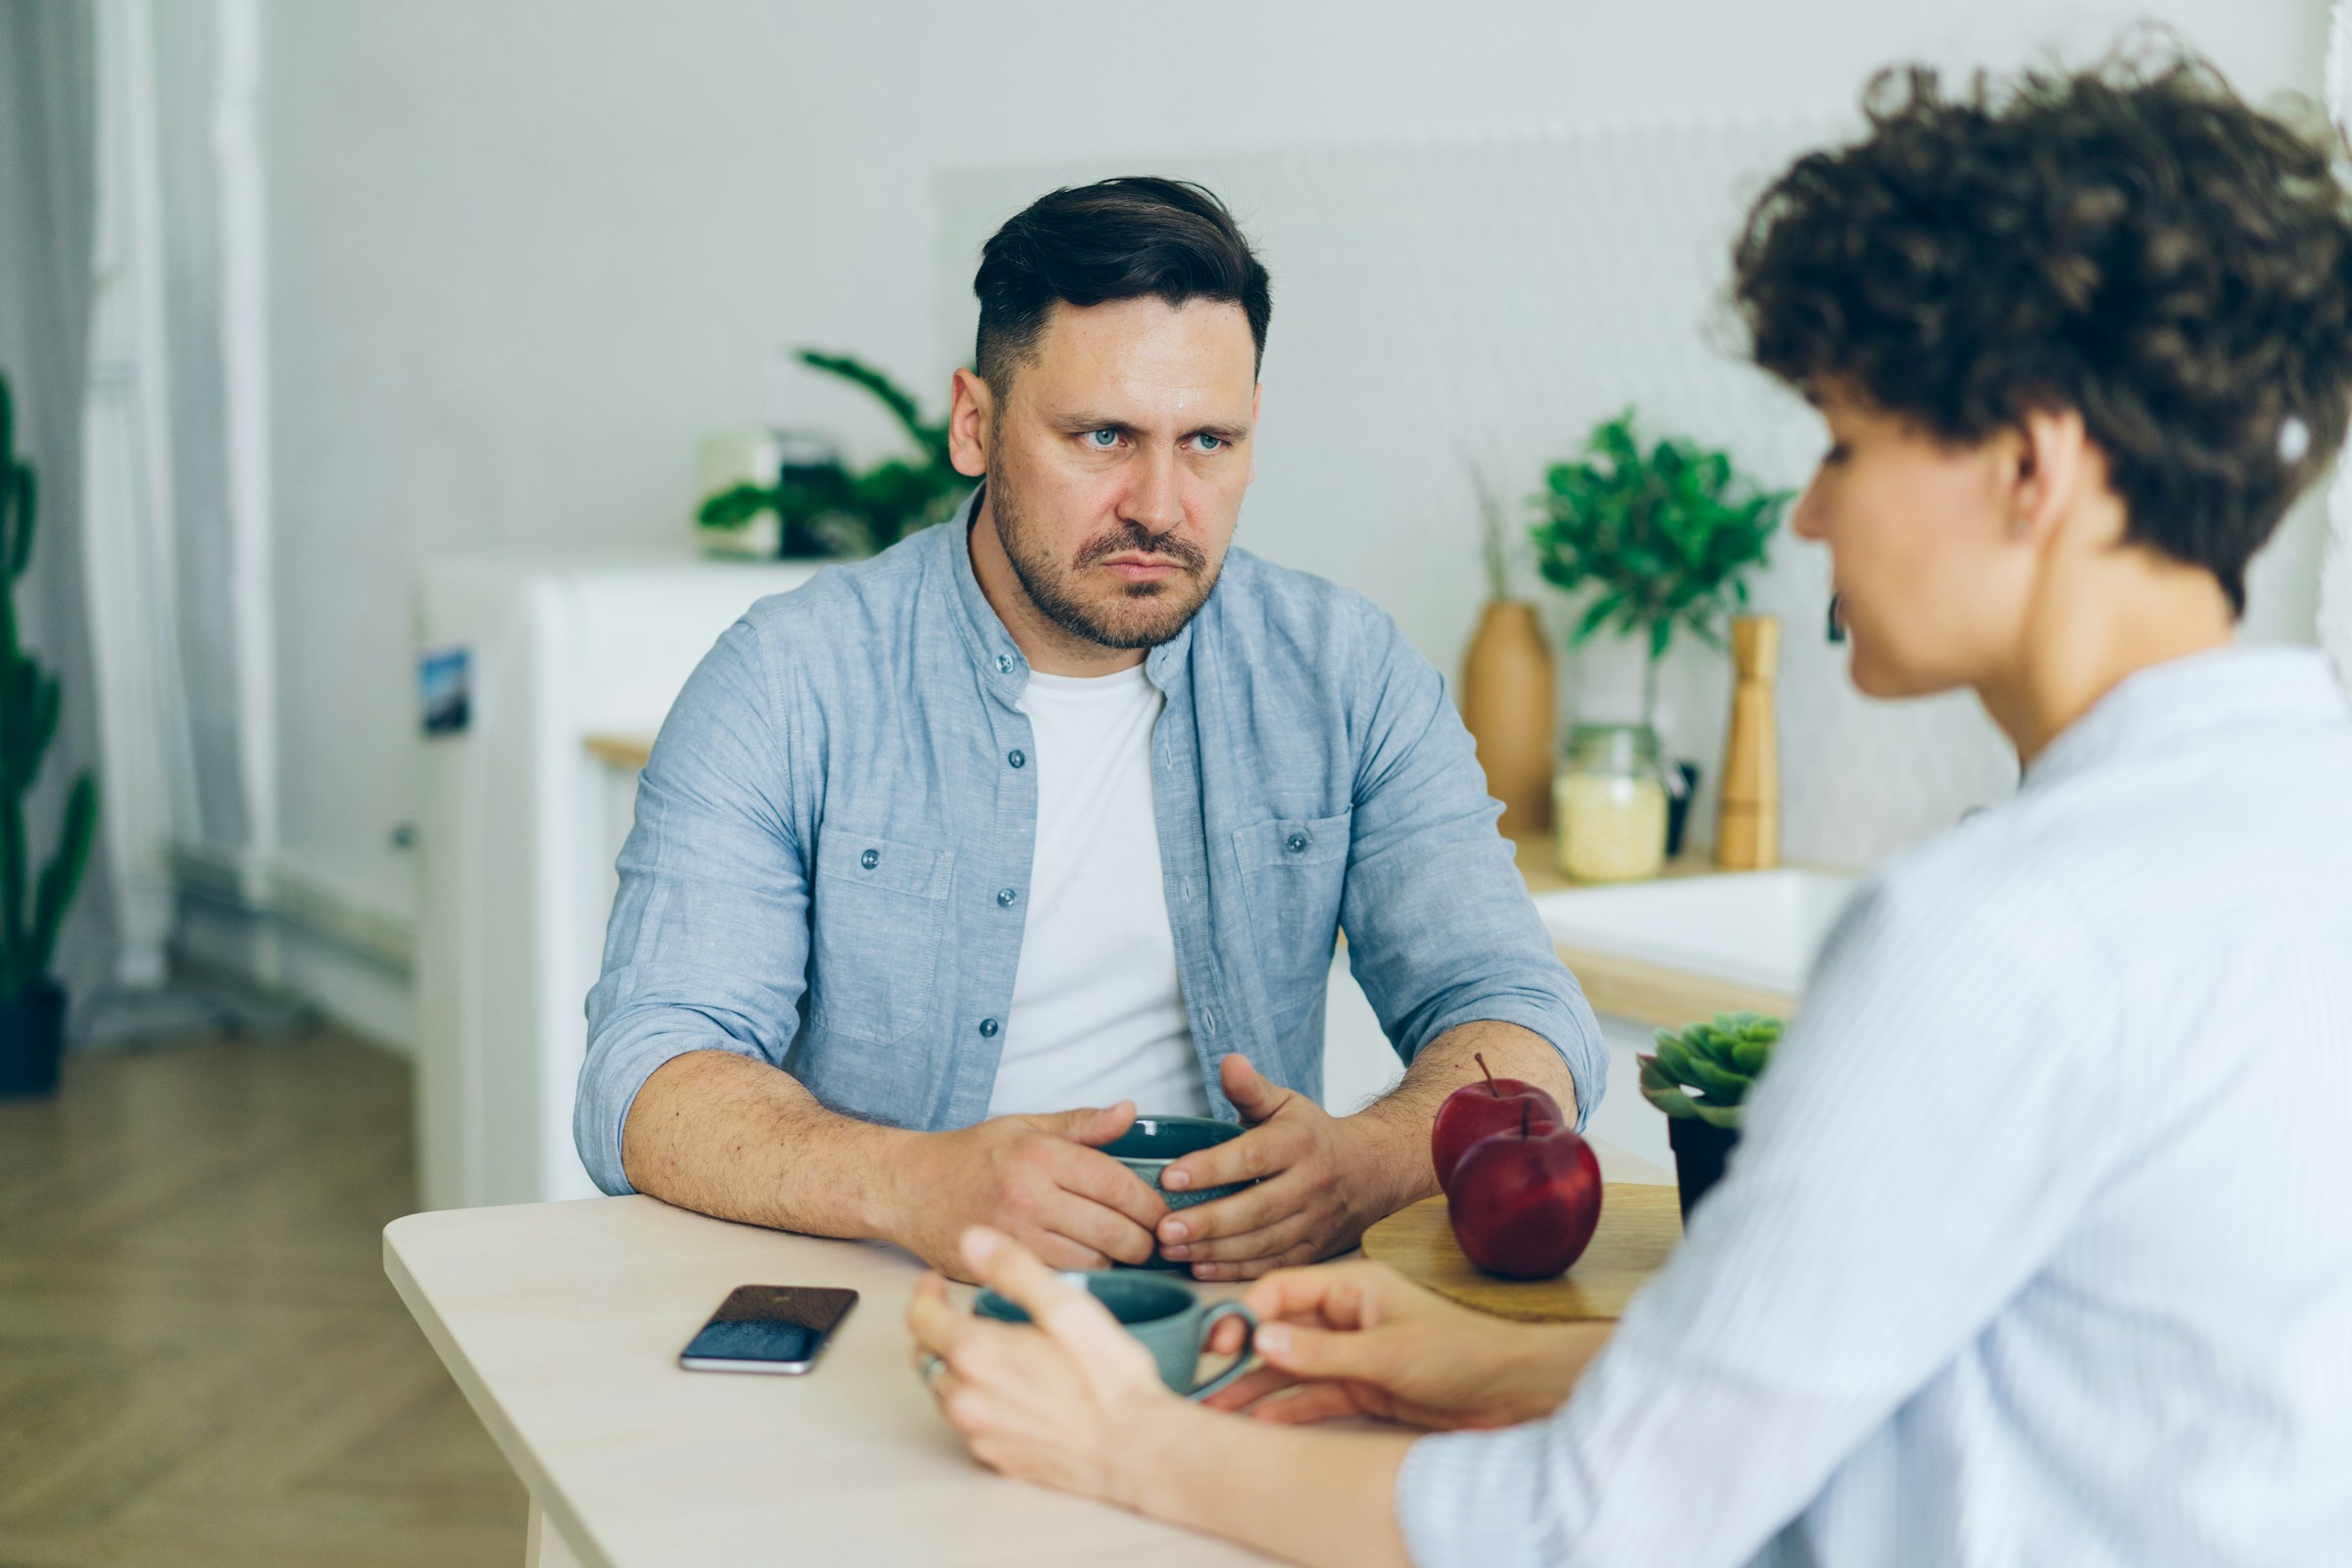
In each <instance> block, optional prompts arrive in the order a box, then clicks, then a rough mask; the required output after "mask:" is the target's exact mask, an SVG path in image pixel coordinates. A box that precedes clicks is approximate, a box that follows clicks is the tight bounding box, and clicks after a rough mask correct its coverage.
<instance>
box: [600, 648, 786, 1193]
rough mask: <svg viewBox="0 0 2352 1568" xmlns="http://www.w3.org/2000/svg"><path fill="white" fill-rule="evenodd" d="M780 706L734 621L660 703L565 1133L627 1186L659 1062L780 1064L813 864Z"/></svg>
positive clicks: (617, 1188) (610, 1178)
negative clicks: (624, 1161)
mask: <svg viewBox="0 0 2352 1568" xmlns="http://www.w3.org/2000/svg"><path fill="white" fill-rule="evenodd" d="M785 721H786V712H785V710H784V708H783V707H782V705H781V703H780V702H779V700H778V697H777V694H776V691H775V683H774V682H773V681H772V680H771V679H770V678H769V675H768V669H767V664H766V661H765V659H764V655H763V649H762V647H761V643H760V634H759V632H758V630H757V629H756V628H755V627H754V626H752V625H751V624H750V623H748V622H741V621H739V622H737V623H736V624H735V626H733V627H732V628H731V629H729V630H728V631H727V632H726V633H725V634H724V635H723V636H721V637H720V638H719V640H718V642H717V644H716V645H715V646H714V647H712V649H711V652H710V654H709V655H707V656H706V657H705V658H704V660H703V662H702V663H701V664H700V665H699V666H697V667H696V669H695V672H694V674H693V676H692V677H691V678H690V679H689V680H688V681H687V682H686V686H685V689H684V690H683V691H682V692H681V693H680V694H679V696H678V700H677V702H676V704H675V705H674V706H672V708H671V709H670V711H669V716H668V717H667V718H666V719H665V720H664V721H663V723H662V733H661V737H660V739H658V740H657V741H656V742H655V744H654V750H653V756H652V757H651V759H650V760H648V761H647V763H646V767H645V771H644V774H643V776H642V777H641V778H640V779H639V781H638V785H637V819H636V823H635V825H634V826H633V827H632V828H631V829H630V832H629V836H628V840H627V842H626V843H625V844H624V845H623V846H622V848H621V852H620V860H619V872H620V890H619V893H618V895H617V896H616V898H615V899H614V901H613V919H612V923H611V925H610V926H609V927H608V928H607V931H606V936H605V957H604V972H603V976H602V978H601V979H599V980H598V981H597V984H596V988H595V989H594V990H592V991H591V992H589V993H588V1054H587V1058H586V1060H585V1061H584V1062H583V1063H582V1064H581V1067H580V1083H579V1094H578V1098H577V1100H576V1102H575V1103H574V1106H573V1112H572V1139H573V1142H574V1143H575V1144H576V1145H577V1146H578V1149H579V1153H580V1160H581V1163H582V1164H584V1165H586V1166H587V1168H588V1174H589V1175H590V1176H591V1177H592V1178H594V1179H595V1181H596V1184H597V1186H598V1187H600V1188H602V1189H603V1190H604V1191H606V1192H608V1193H614V1194H619V1193H626V1192H629V1191H631V1190H632V1189H631V1187H630V1185H629V1179H628V1176H627V1174H626V1173H625V1172H624V1171H623V1169H622V1166H621V1153H620V1151H621V1129H622V1126H623V1124H624V1123H625V1122H626V1120H627V1118H628V1114H629V1106H630V1104H631V1103H633V1102H634V1101H635V1100H636V1098H637V1091H638V1090H639V1089H640V1088H642V1087H643V1086H644V1083H645V1081H646V1079H647V1078H649V1077H651V1076H652V1075H653V1072H654V1070H655V1069H656V1068H658V1067H660V1066H661V1065H662V1063H663V1062H665V1061H668V1060H669V1059H670V1058H671V1057H673V1056H679V1055H683V1054H686V1053H688V1052H692V1051H713V1050H715V1051H732V1052H736V1053H739V1054H743V1055H747V1056H757V1057H759V1058H760V1059H761V1060H764V1061H767V1062H769V1063H771V1064H773V1065H777V1066H781V1065H782V1064H783V1061H784V1054H785V1052H786V1051H787V1050H789V1049H790V1047H791V1045H792V1041H793V1038H794V1035H795V1034H796V1032H797V1030H798V1025H799V1017H800V1013H799V1007H800V1000H801V993H802V991H803V989H804V988H805V986H806V983H807V974H808V962H809V891H808V875H807V861H806V857H805V856H804V854H803V851H802V846H801V842H800V839H799V837H798V836H797V835H796V833H795V832H794V829H793V818H792V815H791V812H790V810H789V803H790V797H791V776H790V772H789V767H788V758H787V746H786V741H787V734H786V727H785Z"/></svg>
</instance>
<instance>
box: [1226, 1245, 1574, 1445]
mask: <svg viewBox="0 0 2352 1568" xmlns="http://www.w3.org/2000/svg"><path fill="white" fill-rule="evenodd" d="M1242 1299H1243V1301H1244V1302H1245V1303H1247V1304H1248V1305H1249V1307H1250V1310H1252V1311H1254V1312H1255V1313H1256V1314H1257V1316H1258V1322H1259V1327H1258V1330H1257V1334H1256V1338H1255V1341H1254V1348H1255V1349H1256V1351H1257V1353H1258V1355H1259V1356H1260V1357H1261V1358H1263V1360H1264V1361H1265V1363H1266V1364H1265V1365H1263V1366H1261V1367H1258V1368H1256V1369H1255V1370H1253V1371H1251V1372H1250V1373H1248V1374H1247V1375H1245V1376H1244V1377H1242V1378H1240V1379H1239V1380H1237V1381H1236V1382H1235V1383H1233V1384H1232V1385H1231V1386H1230V1387H1228V1388H1225V1389H1222V1390H1220V1391H1219V1392H1218V1393H1216V1394H1215V1395H1212V1396H1211V1397H1209V1399H1208V1400H1207V1402H1208V1403H1209V1404H1210V1405H1211V1406H1213V1407H1215V1408H1218V1409H1223V1410H1240V1409H1244V1408H1250V1414H1251V1415H1252V1416H1254V1417H1256V1418H1257V1419H1258V1420H1260V1421H1279V1422H1284V1423H1288V1424H1293V1425H1296V1424H1299V1423H1304V1422H1309V1421H1327V1420H1330V1419H1331V1418H1332V1417H1334V1416H1342V1415H1369V1416H1375V1417H1377V1418H1379V1419H1381V1420H1384V1421H1401V1422H1405V1423H1407V1424H1409V1425H1412V1426H1417V1427H1428V1428H1433V1429H1441V1430H1442V1429H1448V1428H1454V1427H1501V1426H1513V1425H1516V1424H1517V1423H1519V1422H1522V1421H1534V1420H1538V1419H1540V1418H1542V1417H1544V1416H1546V1415H1549V1414H1550V1413H1551V1412H1552V1411H1553V1410H1555V1409H1557V1408H1558V1407H1559V1405H1560V1403H1561V1401H1562V1400H1564V1399H1566V1398H1567V1397H1568V1391H1569V1390H1570V1389H1571V1388H1573V1387H1574V1386H1575V1383H1576V1379H1577V1376H1578V1374H1579V1373H1581V1372H1582V1371H1583V1370H1584V1367H1585V1363H1586V1362H1587V1361H1589V1360H1591V1359H1592V1357H1593V1352H1594V1351H1596V1350H1597V1349H1599V1348H1600V1346H1601V1344H1602V1343H1603V1342H1604V1341H1605V1340H1606V1339H1607V1338H1608V1331H1609V1327H1610V1326H1609V1325H1608V1324H1605V1323H1602V1324H1583V1323H1580V1324H1562V1325H1557V1326H1554V1325H1548V1324H1546V1325H1539V1324H1532V1323H1508V1322H1501V1321H1498V1320H1496V1319H1495V1318H1491V1317H1488V1316H1486V1315H1484V1314H1483V1313H1479V1312H1473V1311H1471V1310H1470V1309H1469V1308H1467V1307H1462V1306H1456V1305H1454V1304H1453V1303H1452V1302H1450V1301H1447V1300H1445V1299H1441V1298H1440V1297H1438V1296H1435V1295H1433V1294H1431V1293H1430V1292H1428V1291H1425V1290H1422V1289H1421V1288H1420V1287H1419V1286H1416V1285H1413V1284H1411V1283H1409V1282H1408V1281H1406V1280H1405V1278H1404V1277H1403V1276H1402V1275H1400V1274H1398V1273H1397V1271H1396V1270H1395V1269H1392V1268H1390V1267H1388V1266H1387V1265H1385V1264H1381V1263H1332V1264H1327V1265H1325V1266H1324V1267H1322V1268H1309V1269H1285V1270H1284V1271H1282V1272H1281V1273H1279V1274H1270V1275H1268V1276H1267V1277H1266V1278H1264V1279H1262V1280H1260V1281H1259V1282H1258V1283H1257V1284H1256V1285H1255V1286H1253V1287H1251V1288H1250V1293H1249V1294H1248V1295H1247V1296H1244V1297H1243V1298H1242ZM1217 1327H1218V1329H1220V1330H1223V1329H1225V1328H1226V1327H1227V1325H1225V1324H1222V1323H1220V1324H1219V1325H1217ZM1239 1340H1240V1334H1239V1332H1238V1330H1237V1331H1234V1332H1231V1333H1220V1334H1216V1335H1214V1336H1213V1338H1212V1343H1211V1348H1212V1349H1215V1350H1218V1351H1220V1352H1222V1351H1225V1350H1230V1349H1232V1348H1237V1347H1238V1342H1239Z"/></svg>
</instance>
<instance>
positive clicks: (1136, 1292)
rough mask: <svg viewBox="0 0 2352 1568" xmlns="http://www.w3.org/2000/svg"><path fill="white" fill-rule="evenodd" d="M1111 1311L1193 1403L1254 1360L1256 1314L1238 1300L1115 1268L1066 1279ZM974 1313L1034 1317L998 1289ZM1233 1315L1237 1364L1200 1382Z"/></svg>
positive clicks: (1014, 1319)
mask: <svg viewBox="0 0 2352 1568" xmlns="http://www.w3.org/2000/svg"><path fill="white" fill-rule="evenodd" d="M1061 1277H1062V1278H1063V1279H1065V1280H1067V1281H1069V1282H1070V1283H1071V1284H1073V1285H1075V1286H1077V1287H1078V1288H1079V1289H1081V1290H1083V1291H1085V1292H1086V1293H1087V1294H1088V1295H1090V1296H1092V1297H1093V1298H1094V1299H1096V1300H1098V1301H1101V1302H1102V1303H1103V1305H1104V1306H1106V1307H1108V1308H1109V1309H1110V1315H1111V1316H1112V1317H1115V1318H1117V1319H1118V1320H1119V1325H1120V1326H1121V1327H1122V1328H1124V1329H1126V1331H1127V1332H1128V1333H1130V1334H1132V1335H1134V1336H1135V1337H1136V1338H1137V1339H1139V1340H1141V1341H1142V1342H1143V1344H1144V1348H1145V1349H1147V1350H1150V1351H1151V1352H1152V1359H1153V1360H1155V1361H1157V1362H1158V1363H1159V1381H1160V1382H1162V1383H1165V1384H1166V1385H1167V1386H1168V1387H1169V1388H1171V1389H1174V1390H1175V1391H1176V1392H1177V1393H1178V1394H1181V1395H1183V1396H1184V1397H1186V1398H1188V1399H1205V1398H1207V1397H1209V1396H1210V1395H1212V1394H1214V1393H1216V1392H1217V1391H1218V1390H1219V1389H1221V1388H1223V1387H1225V1386H1226V1385H1227V1384H1229V1383H1231V1382H1232V1381H1233V1380H1234V1379H1235V1378H1238V1377H1240V1376H1241V1375H1242V1368H1243V1366H1244V1365H1245V1364H1246V1363H1247V1362H1248V1361H1249V1359H1250V1341H1251V1339H1253V1338H1254V1337H1255V1335H1256V1333H1257V1314H1256V1313H1254V1312H1252V1311H1250V1309H1249V1308H1248V1307H1246V1306H1244V1305H1243V1304H1242V1303H1241V1302H1239V1301H1219V1302H1217V1303H1216V1304H1215V1305H1213V1306H1212V1305H1210V1304H1209V1303H1208V1302H1206V1301H1203V1300H1201V1298H1200V1297H1199V1296H1198V1295H1196V1294H1195V1293H1194V1291H1193V1288H1192V1287H1191V1286H1189V1285H1186V1284H1184V1283H1183V1282H1182V1281H1179V1280H1171V1279H1166V1278H1164V1277H1161V1276H1158V1275H1153V1274H1139V1273H1127V1272H1119V1271H1114V1270H1111V1269H1106V1268H1104V1269H1089V1270H1074V1271H1072V1272H1070V1273H1066V1274H1064V1275H1062V1276H1061ZM972 1310H973V1311H975V1312H977V1313H979V1314H980V1315H981V1316H982V1317H987V1318H995V1319H996V1320H997V1321H998V1322H1000V1323H1026V1322H1028V1321H1029V1314H1028V1313H1027V1312H1024V1311H1023V1310H1021V1308H1020V1307H1019V1306H1017V1305H1015V1304H1014V1303H1013V1302H1011V1301H1008V1300H1006V1299H1005V1298H1004V1297H1002V1296H999V1295H998V1294H997V1293H996V1292H994V1291H982V1292H981V1293H980V1297H979V1299H977V1300H975V1301H974V1302H973V1303H972ZM1229 1317H1238V1318H1240V1319H1241V1320H1242V1327H1243V1334H1242V1348H1241V1350H1240V1352H1239V1353H1238V1354H1236V1355H1235V1356H1234V1358H1233V1365H1231V1366H1229V1367H1227V1368H1226V1369H1225V1370H1224V1371H1222V1372H1219V1373H1218V1374H1216V1375H1215V1376H1214V1377H1212V1378H1209V1379H1208V1380H1207V1381H1206V1382H1203V1383H1198V1384H1196V1383H1195V1382H1194V1381H1193V1376H1194V1374H1195V1373H1196V1372H1197V1371H1198V1370H1199V1367H1200V1361H1201V1355H1202V1354H1203V1353H1204V1352H1205V1351H1206V1350H1207V1348H1208V1337H1209V1333H1210V1331H1211V1330H1213V1329H1214V1328H1215V1327H1216V1325H1217V1324H1219V1323H1221V1322H1223V1321H1224V1320H1225V1319H1227V1318H1229Z"/></svg>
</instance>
